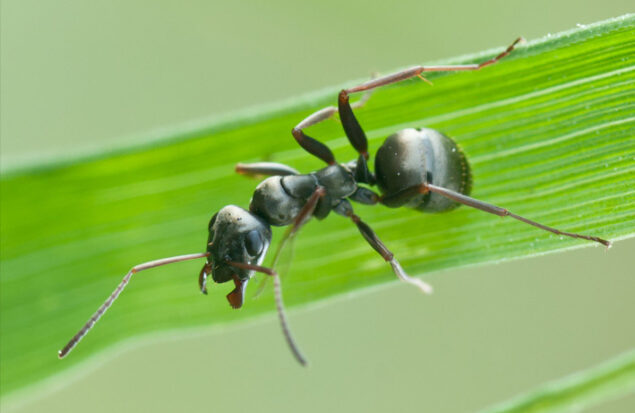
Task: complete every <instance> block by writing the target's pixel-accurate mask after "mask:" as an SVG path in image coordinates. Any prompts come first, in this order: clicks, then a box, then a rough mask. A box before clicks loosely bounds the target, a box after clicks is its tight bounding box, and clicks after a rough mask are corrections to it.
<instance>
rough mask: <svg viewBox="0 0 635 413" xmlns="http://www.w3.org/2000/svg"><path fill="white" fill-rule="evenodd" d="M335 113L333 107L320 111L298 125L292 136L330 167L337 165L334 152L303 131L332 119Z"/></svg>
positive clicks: (292, 131)
mask: <svg viewBox="0 0 635 413" xmlns="http://www.w3.org/2000/svg"><path fill="white" fill-rule="evenodd" d="M334 112H335V108H333V107H331V106H329V107H326V108H324V109H321V110H318V111H317V112H315V113H313V114H312V115H309V117H307V118H306V119H304V120H303V121H302V122H300V123H298V124H297V125H296V127H295V128H293V129H292V130H291V134H292V135H293V137H294V138H295V140H296V141H297V142H298V143H299V144H300V146H301V147H303V148H304V150H305V151H307V152H308V153H310V154H311V155H313V156H316V157H318V158H320V159H321V160H323V161H324V162H326V163H327V164H329V165H334V164H335V156H334V155H333V152H331V150H330V149H329V147H328V146H326V145H325V144H323V143H322V142H320V141H318V140H315V139H313V138H312V137H310V136H308V135H306V134H305V133H304V132H303V131H302V129H305V128H308V127H309V126H311V125H315V124H316V123H319V122H321V121H323V120H324V119H328V118H330V117H331V116H333V113H334Z"/></svg>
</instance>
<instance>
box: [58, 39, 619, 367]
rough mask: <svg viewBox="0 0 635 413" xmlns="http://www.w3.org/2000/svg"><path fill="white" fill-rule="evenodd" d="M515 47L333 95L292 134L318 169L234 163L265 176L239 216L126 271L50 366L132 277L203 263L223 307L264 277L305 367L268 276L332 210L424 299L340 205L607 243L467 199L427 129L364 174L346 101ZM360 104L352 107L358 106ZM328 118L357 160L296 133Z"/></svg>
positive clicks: (464, 177) (447, 156)
mask: <svg viewBox="0 0 635 413" xmlns="http://www.w3.org/2000/svg"><path fill="white" fill-rule="evenodd" d="M521 41H523V38H521V37H520V38H518V39H516V40H515V41H514V42H513V43H512V44H511V45H510V46H509V47H508V48H507V49H505V51H503V52H502V53H500V54H499V55H498V56H496V57H494V58H492V59H489V60H486V61H484V62H481V63H478V64H468V65H452V66H416V67H412V68H410V69H406V70H402V71H399V72H396V73H393V74H390V75H387V76H384V77H380V78H376V79H373V80H370V81H368V82H366V83H363V84H360V85H358V86H355V87H352V88H349V89H344V90H342V91H341V92H340V94H339V97H338V106H337V108H335V107H333V106H329V107H326V108H324V109H321V110H319V111H317V112H315V113H313V114H312V115H310V116H309V117H307V118H306V119H304V120H303V121H301V122H300V123H299V124H298V125H297V126H296V127H294V128H293V130H292V134H293V137H294V138H295V140H296V141H297V142H298V144H300V146H301V147H302V148H304V150H306V151H307V152H309V153H310V154H311V155H313V156H316V157H317V158H319V159H321V160H323V161H324V162H326V163H327V165H328V166H326V167H324V168H322V169H320V170H318V171H316V172H311V173H309V174H300V173H299V172H298V171H296V170H295V169H293V168H291V167H289V166H287V165H283V164H279V163H271V162H260V163H252V164H238V165H237V166H236V172H238V173H240V174H245V175H250V176H262V175H265V176H269V177H268V178H266V179H265V180H264V181H262V182H261V183H260V184H259V185H258V186H257V187H256V190H255V192H254V194H253V197H252V199H251V202H250V204H249V210H245V209H243V208H240V207H238V206H235V205H228V206H226V207H223V208H222V209H221V210H220V211H218V213H216V214H214V216H213V217H212V219H211V220H210V222H209V226H208V229H209V238H208V243H207V250H206V251H205V252H202V253H197V254H189V255H179V256H175V257H170V258H163V259H159V260H156V261H150V262H146V263H143V264H139V265H136V266H134V267H132V269H131V270H130V271H129V272H128V273H127V274H126V276H125V277H124V278H123V280H122V281H121V283H120V284H119V285H118V286H117V288H116V289H115V290H114V291H113V292H112V294H111V295H110V296H109V297H108V298H107V299H106V301H105V302H104V303H103V304H102V305H101V307H99V309H98V310H97V312H95V314H93V316H92V317H91V318H90V319H89V320H88V322H87V323H86V324H85V325H84V326H83V327H82V328H81V329H80V330H79V332H78V333H77V334H76V335H75V336H74V337H73V338H72V339H71V340H70V341H69V342H68V344H66V346H64V348H63V349H62V350H60V351H59V353H58V355H59V357H60V358H63V357H65V356H66V355H67V354H68V353H69V352H70V351H71V350H72V349H73V348H74V347H75V346H76V345H77V343H79V341H80V340H81V339H82V338H83V337H84V336H85V335H86V333H88V331H90V329H91V328H92V327H93V326H94V325H95V323H96V322H97V321H98V320H99V319H100V318H101V316H102V315H103V314H104V313H105V312H106V310H108V308H110V306H111V305H112V303H113V302H114V301H115V300H116V299H117V297H119V294H121V292H122V291H123V289H124V288H125V287H126V285H128V282H129V281H130V279H131V278H132V275H133V274H136V273H138V272H139V271H143V270H146V269H149V268H154V267H159V266H162V265H166V264H171V263H174V262H180V261H187V260H192V259H197V258H205V259H206V263H205V265H204V266H203V269H202V270H201V272H200V275H199V279H198V282H199V288H200V290H201V292H202V293H204V294H207V281H208V278H209V277H210V276H211V277H212V279H213V280H214V281H215V282H217V283H224V282H227V281H233V282H234V285H235V288H234V290H232V291H231V292H230V293H229V294H228V295H227V300H228V301H229V304H230V305H231V306H232V307H233V308H241V307H242V305H243V302H244V295H245V289H246V287H247V283H248V282H249V280H250V279H251V278H252V276H253V275H254V273H255V272H260V273H264V274H266V275H268V276H271V277H272V278H273V281H274V295H275V302H276V307H277V311H278V316H279V319H280V324H281V326H282V331H283V333H284V336H285V338H286V341H287V343H288V345H289V347H290V349H291V351H292V353H293V355H294V356H295V358H296V359H297V360H298V362H300V364H302V365H306V364H307V361H306V358H305V357H304V356H303V355H302V353H301V352H300V350H299V348H298V346H297V345H296V343H295V340H294V339H293V337H292V335H291V332H290V330H289V326H288V322H287V319H286V314H285V310H284V304H283V300H282V289H281V285H280V278H279V276H278V273H277V272H276V271H275V269H274V268H275V266H276V262H277V259H278V255H279V253H280V251H281V249H282V248H283V246H284V244H285V243H286V242H287V241H288V240H289V239H291V238H292V237H293V236H294V235H295V234H296V232H298V231H299V230H300V228H301V227H302V226H303V225H304V224H305V223H306V222H307V221H308V220H309V219H310V218H311V217H315V218H317V219H319V220H322V219H324V218H326V217H327V216H328V215H329V213H330V212H331V211H333V212H335V213H336V214H339V215H342V216H344V217H346V218H349V219H350V220H351V221H352V222H353V223H354V224H355V225H356V226H357V228H358V229H359V232H360V233H361V235H362V236H363V237H364V239H365V240H366V241H367V242H368V243H369V244H370V246H371V247H372V248H373V249H375V251H377V252H378V253H379V254H380V255H381V256H382V258H383V259H384V260H386V261H387V262H388V263H389V264H390V265H391V267H392V269H393V272H394V273H395V275H396V276H397V277H398V278H399V279H400V280H402V281H404V282H407V283H409V284H412V285H414V286H415V287H417V288H419V289H420V290H421V291H422V292H424V293H427V294H429V293H431V292H432V287H431V286H429V285H428V284H426V283H425V282H423V281H422V280H419V279H418V278H413V277H411V276H409V275H408V274H407V273H406V272H405V271H404V270H403V268H402V267H401V265H400V264H399V261H397V259H396V258H395V256H394V255H393V253H392V252H391V251H390V250H389V249H388V248H387V247H386V246H385V245H384V243H383V242H382V241H381V240H380V239H379V238H378V237H377V235H376V234H375V232H374V231H373V230H372V229H371V228H370V227H369V226H368V225H367V224H366V223H365V222H364V221H362V220H361V218H360V217H359V216H357V215H356V214H355V213H354V211H353V207H352V205H351V202H350V201H355V202H359V203H362V204H367V205H376V204H382V205H385V206H387V207H390V208H397V207H401V206H407V207H410V208H414V209H417V210H419V211H421V212H444V211H449V210H452V209H454V208H456V207H458V206H459V205H460V204H463V205H467V206H470V207H473V208H476V209H480V210H482V211H485V212H488V213H490V214H494V215H499V216H501V217H505V216H508V217H511V218H514V219H516V220H519V221H522V222H524V223H526V224H529V225H533V226H535V227H538V228H540V229H543V230H545V231H549V232H552V233H554V234H558V235H564V236H567V237H572V238H580V239H585V240H589V241H595V242H599V243H601V244H603V245H605V246H607V247H609V246H610V245H611V244H610V242H609V241H606V240H604V239H601V238H598V237H593V236H588V235H581V234H574V233H570V232H564V231H560V230H558V229H555V228H551V227H548V226H546V225H543V224H540V223H538V222H535V221H532V220H530V219H527V218H524V217H522V216H520V215H516V214H514V213H512V212H510V211H508V210H507V209H505V208H501V207H498V206H495V205H492V204H489V203H486V202H483V201H480V200H477V199H474V198H471V197H470V196H469V194H470V190H471V186H472V185H471V184H472V179H471V173H470V167H469V164H468V162H467V159H466V157H465V155H464V154H463V152H462V151H461V149H460V148H459V147H458V146H457V144H456V143H455V142H454V141H453V140H452V139H450V138H448V137H447V136H445V135H444V134H442V133H441V132H438V131H436V130H433V129H427V128H418V129H404V130H401V131H399V132H397V133H395V134H393V135H390V136H389V137H388V138H386V140H385V142H384V143H383V144H382V146H381V147H380V148H379V150H378V151H377V155H376V156H375V172H374V173H373V172H371V170H370V169H369V166H368V161H369V154H368V143H367V139H366V135H365V134H364V131H363V130H362V128H361V126H360V125H359V122H358V121H357V119H356V117H355V115H354V113H353V106H352V105H351V104H350V102H349V95H350V94H352V93H357V92H366V93H369V91H371V90H372V89H374V88H377V87H380V86H384V85H388V84H391V83H395V82H399V81H402V80H406V79H409V78H413V77H415V76H416V77H419V78H421V79H422V80H424V81H427V80H426V79H425V78H424V77H423V76H422V75H421V73H423V72H453V71H467V70H479V69H481V68H483V67H486V66H489V65H492V64H494V63H496V62H498V61H499V60H500V59H502V58H503V57H505V56H507V55H509V54H510V53H511V52H512V51H513V50H514V47H515V46H516V45H517V44H518V43H519V42H521ZM365 98H367V96H366V97H365ZM365 98H362V99H361V101H362V103H363V101H365ZM336 112H337V113H339V117H340V120H341V122H342V126H343V128H344V132H345V133H346V136H347V137H348V140H349V141H350V143H351V145H352V146H353V148H355V150H356V151H357V153H358V154H359V157H358V158H357V159H356V160H352V161H350V162H348V163H338V162H337V161H336V160H335V157H334V155H333V153H332V152H331V150H330V149H329V148H328V147H327V146H326V145H325V144H323V143H321V142H319V141H317V140H315V139H313V138H311V137H310V136H308V135H306V134H305V133H304V129H306V128H308V127H309V126H312V125H315V124H316V123H319V122H321V121H323V120H325V119H328V118H330V117H331V116H333V115H334V114H335V113H336ZM359 184H366V185H367V186H371V187H372V186H375V185H376V186H377V187H378V188H379V190H380V191H381V193H382V195H378V194H377V193H375V192H374V191H373V190H371V189H369V188H366V187H362V186H360V185H359ZM271 225H275V226H289V225H290V227H289V228H288V230H287V232H286V233H285V235H284V237H283V239H282V240H281V242H280V244H279V246H278V250H277V252H276V256H275V257H274V261H273V265H272V268H268V267H263V266H261V263H262V261H263V260H264V257H265V255H266V253H267V250H268V248H269V244H270V243H271Z"/></svg>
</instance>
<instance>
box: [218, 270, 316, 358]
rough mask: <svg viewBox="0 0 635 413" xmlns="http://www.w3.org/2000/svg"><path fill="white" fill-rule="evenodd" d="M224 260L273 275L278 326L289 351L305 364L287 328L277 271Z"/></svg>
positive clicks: (287, 323)
mask: <svg viewBox="0 0 635 413" xmlns="http://www.w3.org/2000/svg"><path fill="white" fill-rule="evenodd" d="M226 262H227V264H229V265H231V266H232V267H236V268H240V269H243V270H251V271H257V272H261V273H264V274H267V275H269V276H271V277H273V288H274V294H275V297H276V308H277V310H278V318H279V319H280V326H281V327H282V332H283V333H284V338H285V339H286V340H287V344H288V345H289V348H290V349H291V352H292V353H293V355H294V356H295V358H296V360H298V362H299V363H300V364H302V365H303V366H306V365H307V364H308V363H307V360H306V358H305V357H304V355H303V354H302V352H301V351H300V349H299V348H298V345H297V344H296V343H295V340H294V338H293V335H292V334H291V330H290V329H289V322H288V321H287V315H286V312H285V310H284V302H283V300H282V285H281V284H280V276H279V275H278V273H277V272H276V271H275V270H273V269H272V268H266V267H261V266H259V265H252V264H246V263H243V262H233V261H226Z"/></svg>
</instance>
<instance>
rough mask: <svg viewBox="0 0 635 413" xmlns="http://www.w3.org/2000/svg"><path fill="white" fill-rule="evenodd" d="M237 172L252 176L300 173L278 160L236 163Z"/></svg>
mask: <svg viewBox="0 0 635 413" xmlns="http://www.w3.org/2000/svg"><path fill="white" fill-rule="evenodd" d="M236 172H237V173H239V174H241V175H246V176H250V177H257V176H262V175H265V176H272V175H277V176H286V175H300V172H298V171H296V170H295V169H293V168H292V167H290V166H287V165H284V164H281V163H276V162H255V163H239V164H236Z"/></svg>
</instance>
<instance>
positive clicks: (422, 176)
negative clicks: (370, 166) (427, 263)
mask: <svg viewBox="0 0 635 413" xmlns="http://www.w3.org/2000/svg"><path fill="white" fill-rule="evenodd" d="M375 174H376V178H377V186H379V189H380V190H381V191H382V193H383V194H384V196H385V199H386V202H384V205H386V206H389V207H392V208H397V207H400V206H407V207H410V208H414V209H417V210H419V211H422V212H444V211H449V210H452V209H454V208H456V207H457V206H459V204H458V203H456V202H455V201H453V200H452V199H449V198H447V197H444V196H442V195H440V194H436V193H431V192H428V193H425V194H421V193H415V194H410V195H404V196H395V195H397V194H399V193H400V192H402V191H405V190H406V189H408V188H412V187H416V186H419V185H421V184H432V185H436V186H440V187H443V188H447V189H451V190H452V191H456V192H459V193H461V194H464V195H469V193H470V189H471V183H472V177H471V174H470V167H469V164H468V162H467V159H466V158H465V155H464V154H463V152H462V151H461V149H460V148H459V147H458V146H457V145H456V143H455V142H454V141H453V140H452V139H450V138H448V137H447V136H445V135H444V134H442V133H441V132H438V131H436V130H434V129H428V128H417V129H412V128H410V129H403V130H401V131H399V132H397V133H395V134H393V135H390V136H389V137H388V138H386V140H385V141H384V143H383V144H382V146H381V147H380V148H379V150H378V151H377V155H376V156H375Z"/></svg>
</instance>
